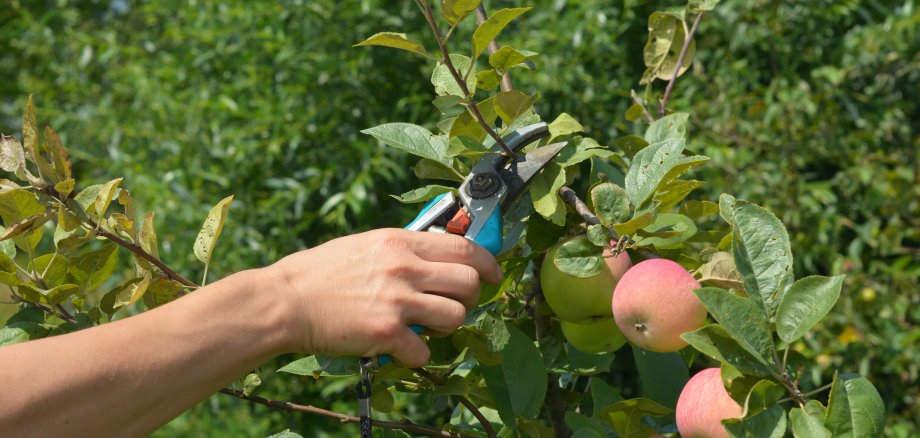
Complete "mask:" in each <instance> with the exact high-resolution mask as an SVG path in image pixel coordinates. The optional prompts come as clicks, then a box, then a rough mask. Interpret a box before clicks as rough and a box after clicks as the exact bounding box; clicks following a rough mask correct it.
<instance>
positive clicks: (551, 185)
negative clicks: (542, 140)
mask: <svg viewBox="0 0 920 438" xmlns="http://www.w3.org/2000/svg"><path fill="white" fill-rule="evenodd" d="M563 185H565V170H564V169H563V168H562V167H560V166H559V165H558V164H556V163H555V162H550V163H549V164H547V165H546V167H544V168H543V170H541V171H540V173H538V174H537V176H535V177H534V179H533V182H531V183H530V199H531V200H532V202H533V207H534V210H536V211H537V213H540V215H541V216H543V217H545V218H547V219H549V221H550V222H552V223H554V224H556V225H564V224H565V205H564V203H563V202H562V198H561V197H559V189H560V188H562V186H563Z"/></svg>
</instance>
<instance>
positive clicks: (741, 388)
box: [721, 363, 761, 406]
mask: <svg viewBox="0 0 920 438" xmlns="http://www.w3.org/2000/svg"><path fill="white" fill-rule="evenodd" d="M721 376H722V385H723V386H725V390H726V391H728V395H730V396H731V397H732V399H734V400H735V401H736V402H738V404H739V405H741V406H744V404H745V402H747V397H748V394H750V393H751V389H753V388H754V385H756V384H757V383H758V382H760V381H761V378H760V377H756V376H746V375H744V374H742V373H741V371H738V369H736V368H735V367H733V366H731V365H729V364H727V363H723V364H722V366H721Z"/></svg>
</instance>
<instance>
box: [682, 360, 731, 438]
mask: <svg viewBox="0 0 920 438" xmlns="http://www.w3.org/2000/svg"><path fill="white" fill-rule="evenodd" d="M742 412H743V409H742V408H741V405H739V404H738V403H737V402H736V401H735V400H734V399H733V398H732V397H731V396H730V395H728V391H726V390H725V385H724V384H723V383H722V374H721V371H720V370H719V369H718V368H707V369H705V370H703V371H700V372H698V373H696V375H694V376H693V378H691V379H690V381H688V382H687V385H686V386H684V389H683V390H682V391H681V392H680V397H679V398H678V399H677V413H676V415H677V430H678V431H680V436H681V437H682V438H729V434H728V431H726V430H725V426H723V425H722V420H724V419H727V418H740V417H741V414H742Z"/></svg>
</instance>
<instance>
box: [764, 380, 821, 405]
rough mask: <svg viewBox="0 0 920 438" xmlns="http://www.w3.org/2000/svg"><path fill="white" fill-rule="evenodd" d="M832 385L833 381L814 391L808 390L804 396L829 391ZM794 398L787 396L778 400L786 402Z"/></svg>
mask: <svg viewBox="0 0 920 438" xmlns="http://www.w3.org/2000/svg"><path fill="white" fill-rule="evenodd" d="M832 386H834V384H833V383H828V384H827V385H824V386H822V387H820V388H818V389H815V390H814V391H808V392H806V393H804V394H802V397H811V396H813V395H818V394H820V393H822V392H824V391H827V390H828V389H831V387H832ZM792 400H793V398H792V397H786V398H783V399H780V400H779V401H777V403H786V402H790V401H792Z"/></svg>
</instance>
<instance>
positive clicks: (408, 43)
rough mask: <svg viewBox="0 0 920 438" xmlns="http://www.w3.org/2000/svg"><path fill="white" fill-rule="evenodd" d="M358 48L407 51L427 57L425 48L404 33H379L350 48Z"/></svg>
mask: <svg viewBox="0 0 920 438" xmlns="http://www.w3.org/2000/svg"><path fill="white" fill-rule="evenodd" d="M359 46H384V47H392V48H394V49H402V50H408V51H410V52H414V53H418V54H419V55H423V56H428V51H427V50H425V46H423V45H422V43H420V42H418V41H416V40H413V39H411V38H409V37H407V36H406V34H404V33H396V32H380V33H377V34H374V35H372V36H371V37H370V38H368V39H366V40H364V41H361V42H360V43H358V44H355V45H354V46H352V47H359Z"/></svg>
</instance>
